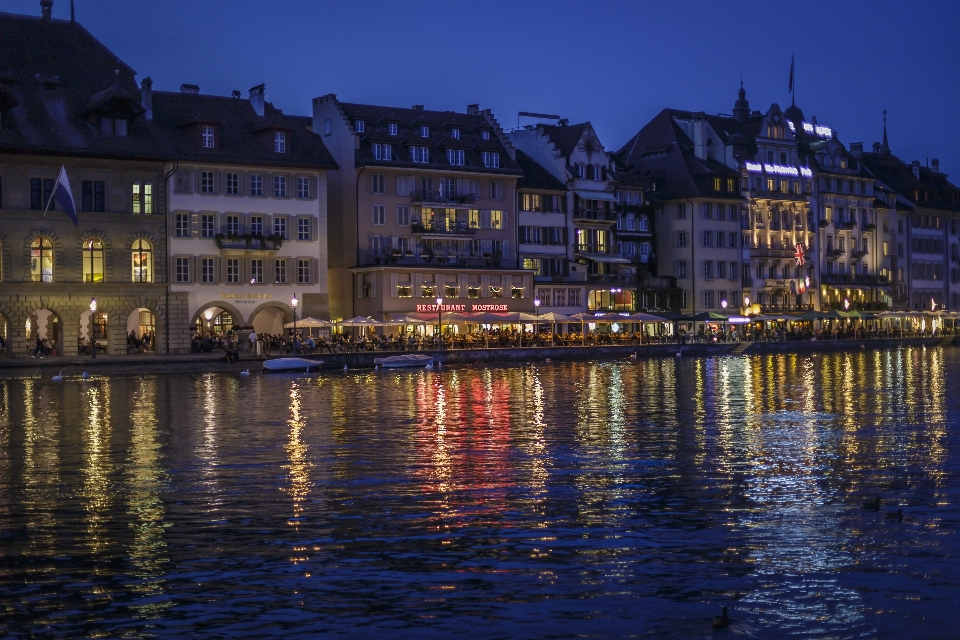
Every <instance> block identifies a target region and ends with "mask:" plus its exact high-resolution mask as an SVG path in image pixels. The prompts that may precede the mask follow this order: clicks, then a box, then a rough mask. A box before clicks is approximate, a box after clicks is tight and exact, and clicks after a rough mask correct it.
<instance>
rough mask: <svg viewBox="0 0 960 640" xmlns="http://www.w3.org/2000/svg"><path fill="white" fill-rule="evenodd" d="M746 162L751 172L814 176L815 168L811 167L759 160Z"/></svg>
mask: <svg viewBox="0 0 960 640" xmlns="http://www.w3.org/2000/svg"><path fill="white" fill-rule="evenodd" d="M744 164H745V165H746V167H747V171H749V172H750V173H768V174H772V175H778V176H795V177H797V178H799V177H800V176H803V177H804V178H812V177H813V169H811V168H810V167H794V166H792V165H785V164H768V163H763V164H761V163H759V162H745V163H744Z"/></svg>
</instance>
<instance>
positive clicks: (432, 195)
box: [410, 190, 477, 207]
mask: <svg viewBox="0 0 960 640" xmlns="http://www.w3.org/2000/svg"><path fill="white" fill-rule="evenodd" d="M410 202H411V203H412V204H419V205H426V206H430V205H436V206H440V207H457V206H465V205H473V204H476V203H477V196H476V194H473V193H466V194H463V195H457V194H451V193H444V192H443V191H442V190H441V191H414V192H413V193H411V194H410Z"/></svg>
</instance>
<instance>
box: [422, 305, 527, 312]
mask: <svg viewBox="0 0 960 640" xmlns="http://www.w3.org/2000/svg"><path fill="white" fill-rule="evenodd" d="M466 310H467V305H465V304H442V305H435V304H418V305H417V311H432V312H433V313H438V312H440V311H460V312H465V311H466ZM509 310H510V309H509V308H508V307H507V305H505V304H471V305H470V311H509Z"/></svg>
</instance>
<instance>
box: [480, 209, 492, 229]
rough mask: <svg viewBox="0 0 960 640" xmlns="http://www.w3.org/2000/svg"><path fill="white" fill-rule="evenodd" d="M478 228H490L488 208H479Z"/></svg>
mask: <svg viewBox="0 0 960 640" xmlns="http://www.w3.org/2000/svg"><path fill="white" fill-rule="evenodd" d="M480 228H481V229H489V228H490V210H489V209H481V210H480Z"/></svg>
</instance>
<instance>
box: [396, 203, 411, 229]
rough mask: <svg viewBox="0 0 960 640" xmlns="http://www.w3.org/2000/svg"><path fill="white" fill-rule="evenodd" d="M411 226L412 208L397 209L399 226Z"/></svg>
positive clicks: (402, 207) (401, 207) (400, 207)
mask: <svg viewBox="0 0 960 640" xmlns="http://www.w3.org/2000/svg"><path fill="white" fill-rule="evenodd" d="M409 225H410V207H406V206H399V207H397V226H400V227H406V226H409Z"/></svg>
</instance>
